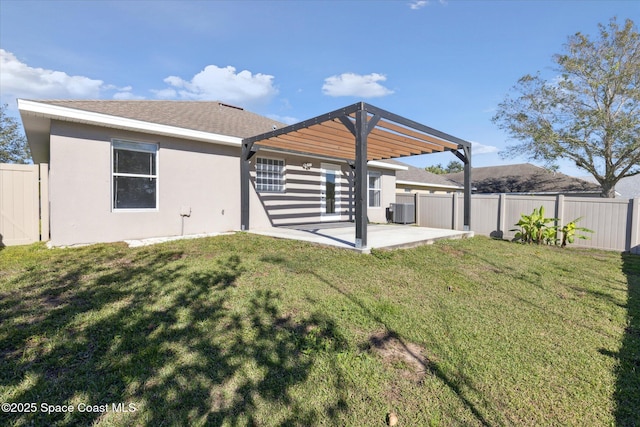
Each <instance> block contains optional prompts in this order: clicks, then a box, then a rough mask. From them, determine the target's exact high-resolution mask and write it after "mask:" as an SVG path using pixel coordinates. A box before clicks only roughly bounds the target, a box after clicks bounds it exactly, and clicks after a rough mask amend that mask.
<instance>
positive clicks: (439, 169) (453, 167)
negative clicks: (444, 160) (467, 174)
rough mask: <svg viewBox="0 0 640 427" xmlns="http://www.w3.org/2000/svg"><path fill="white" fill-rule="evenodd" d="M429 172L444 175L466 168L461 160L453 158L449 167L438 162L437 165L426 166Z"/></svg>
mask: <svg viewBox="0 0 640 427" xmlns="http://www.w3.org/2000/svg"><path fill="white" fill-rule="evenodd" d="M424 170H426V171H427V172H431V173H435V174H436V175H443V174H446V173H456V172H462V171H463V170H464V166H463V165H462V163H460V162H456V161H455V160H451V161H450V162H449V164H448V165H447V167H443V166H442V164H441V163H438V164H437V165H435V166H427V167H426V168H424Z"/></svg>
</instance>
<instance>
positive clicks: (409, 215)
mask: <svg viewBox="0 0 640 427" xmlns="http://www.w3.org/2000/svg"><path fill="white" fill-rule="evenodd" d="M391 218H392V221H393V222H394V223H396V224H413V223H414V222H416V206H415V205H414V204H413V203H391Z"/></svg>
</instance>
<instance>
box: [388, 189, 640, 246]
mask: <svg viewBox="0 0 640 427" xmlns="http://www.w3.org/2000/svg"><path fill="white" fill-rule="evenodd" d="M396 199H397V200H396V202H397V203H411V201H412V200H413V202H414V203H415V206H416V223H417V224H418V225H420V226H422V227H433V228H447V229H454V230H462V226H463V223H462V221H463V217H462V215H463V206H464V199H463V195H462V194H457V193H451V194H415V195H405V194H398V195H397V198H396ZM540 206H544V209H545V216H546V217H550V218H558V219H559V221H558V223H559V225H560V226H562V225H564V224H566V223H568V222H570V221H573V220H575V219H577V218H580V217H582V219H581V220H580V221H579V222H578V223H577V224H578V226H579V227H586V228H588V229H591V230H593V231H594V233H584V234H586V235H587V236H589V240H582V239H576V241H575V243H574V244H573V246H579V247H585V248H597V249H608V250H615V251H628V252H631V253H635V254H640V199H603V198H598V197H565V196H563V195H558V196H524V195H506V194H474V195H472V196H471V230H472V231H474V232H475V233H477V234H481V235H486V236H491V237H497V238H502V239H509V240H510V239H512V238H513V237H514V235H515V231H511V230H512V229H514V228H516V226H515V223H516V222H518V220H519V219H520V215H521V214H527V215H529V214H531V213H532V212H533V209H534V208H539V207H540Z"/></svg>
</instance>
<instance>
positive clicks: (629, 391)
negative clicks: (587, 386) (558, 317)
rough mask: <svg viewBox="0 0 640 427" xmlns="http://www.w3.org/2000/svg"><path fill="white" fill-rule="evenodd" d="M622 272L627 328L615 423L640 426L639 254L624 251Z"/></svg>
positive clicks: (621, 352) (618, 374) (619, 356)
mask: <svg viewBox="0 0 640 427" xmlns="http://www.w3.org/2000/svg"><path fill="white" fill-rule="evenodd" d="M622 261H623V272H624V273H625V275H626V276H627V283H628V296H627V307H628V312H627V319H628V320H627V327H626V328H625V334H624V338H623V341H622V347H621V348H620V351H619V352H618V353H617V354H616V355H613V356H614V357H617V358H618V368H617V372H616V375H617V381H616V390H615V393H614V396H615V400H616V411H615V415H616V425H618V426H624V427H627V426H628V427H631V426H634V427H635V426H638V425H640V256H638V255H631V254H623V255H622Z"/></svg>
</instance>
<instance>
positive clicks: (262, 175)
mask: <svg viewBox="0 0 640 427" xmlns="http://www.w3.org/2000/svg"><path fill="white" fill-rule="evenodd" d="M284 173H285V168H284V160H280V159H267V158H264V157H258V158H257V159H256V190H258V191H260V192H272V193H283V192H284V184H285V175H284Z"/></svg>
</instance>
